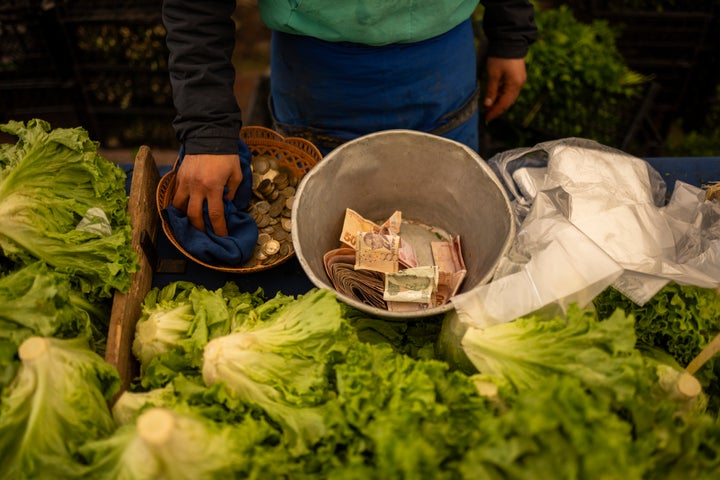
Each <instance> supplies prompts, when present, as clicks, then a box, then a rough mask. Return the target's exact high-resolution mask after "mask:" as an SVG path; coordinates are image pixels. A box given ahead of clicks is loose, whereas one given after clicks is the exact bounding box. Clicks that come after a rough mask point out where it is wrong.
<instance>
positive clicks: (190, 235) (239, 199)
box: [161, 140, 258, 267]
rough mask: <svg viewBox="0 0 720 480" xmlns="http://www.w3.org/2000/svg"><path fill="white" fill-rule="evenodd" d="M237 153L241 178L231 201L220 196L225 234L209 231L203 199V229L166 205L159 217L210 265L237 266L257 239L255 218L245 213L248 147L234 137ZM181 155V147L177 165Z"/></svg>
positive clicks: (249, 189) (248, 190) (248, 193)
mask: <svg viewBox="0 0 720 480" xmlns="http://www.w3.org/2000/svg"><path fill="white" fill-rule="evenodd" d="M238 156H239V161H240V167H241V169H242V176H243V178H242V182H241V183H240V186H239V187H238V189H237V192H236V193H235V198H234V199H233V201H230V200H228V199H223V203H224V207H225V221H226V222H227V228H228V235H227V236H220V235H216V234H215V232H213V231H212V225H211V224H210V217H209V216H208V213H207V202H205V204H204V205H203V213H204V218H205V229H206V230H207V232H203V231H201V230H198V229H197V228H195V227H193V226H192V225H191V224H190V219H189V218H188V217H187V215H186V214H185V212H183V211H182V210H180V209H178V208H176V207H174V206H173V205H172V204H170V205H168V206H167V207H166V208H165V209H163V210H162V212H161V214H162V216H163V219H165V221H166V222H167V223H168V224H169V225H170V227H171V228H172V231H173V234H174V235H175V239H176V240H177V241H178V243H180V245H182V247H183V248H184V249H185V250H186V251H187V252H188V253H189V254H191V255H192V256H193V257H195V258H197V259H198V260H200V261H202V262H205V263H208V264H210V265H214V266H231V267H235V266H239V265H242V264H243V263H245V262H246V261H247V260H249V259H250V258H251V257H252V255H253V251H254V249H255V245H256V244H257V239H258V228H257V225H256V224H255V220H253V218H252V217H251V216H250V215H249V214H248V213H247V208H248V206H249V205H250V196H251V195H252V170H251V169H250V159H251V153H250V149H249V148H248V147H247V145H245V142H243V141H242V140H239V141H238ZM183 158H184V149H183V148H181V149H180V158H179V161H178V167H179V166H180V164H181V163H182V160H183Z"/></svg>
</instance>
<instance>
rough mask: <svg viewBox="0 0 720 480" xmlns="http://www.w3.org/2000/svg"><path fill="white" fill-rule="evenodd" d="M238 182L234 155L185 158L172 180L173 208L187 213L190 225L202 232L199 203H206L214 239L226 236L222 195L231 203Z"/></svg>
mask: <svg viewBox="0 0 720 480" xmlns="http://www.w3.org/2000/svg"><path fill="white" fill-rule="evenodd" d="M241 181H242V170H241V169H240V159H239V157H238V155H237V154H234V155H233V154H228V155H208V154H203V155H185V157H184V159H183V161H182V164H181V165H180V168H179V169H178V171H177V176H176V178H175V196H174V197H173V201H172V204H173V206H174V207H176V208H178V209H180V210H182V211H183V212H186V213H187V216H188V219H189V220H190V224H191V225H192V226H193V227H195V228H197V229H198V230H202V231H205V221H204V219H203V203H204V202H205V201H207V207H208V217H209V218H210V223H211V224H212V229H213V231H214V232H215V234H217V235H222V236H224V235H227V234H228V231H227V224H226V222H225V208H224V206H223V193H224V190H225V187H227V195H225V197H226V198H228V199H230V200H232V199H233V198H234V197H235V192H236V191H237V189H238V186H239V185H240V182H241Z"/></svg>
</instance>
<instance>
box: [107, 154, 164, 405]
mask: <svg viewBox="0 0 720 480" xmlns="http://www.w3.org/2000/svg"><path fill="white" fill-rule="evenodd" d="M159 181H160V173H159V171H158V168H157V165H156V163H155V160H154V158H153V156H152V152H151V150H150V148H149V147H147V146H142V147H140V149H139V150H138V153H137V155H136V157H135V162H134V165H133V171H132V183H131V186H130V193H129V195H130V197H129V201H128V209H129V213H130V221H131V223H132V247H133V250H135V252H137V255H138V259H139V261H140V268H139V270H138V271H137V272H136V273H134V274H133V277H132V283H131V285H130V289H129V290H128V291H127V293H120V292H116V293H115V297H114V298H113V306H112V312H111V316H110V329H109V331H108V339H107V350H106V353H105V360H106V361H107V362H108V363H110V364H111V365H114V366H115V367H116V368H117V370H118V372H119V373H120V379H121V382H122V384H121V390H120V392H123V391H125V390H127V388H128V386H129V385H130V383H131V382H132V380H133V379H134V378H135V377H136V376H137V374H138V365H137V361H136V359H135V358H134V357H133V355H132V351H131V350H132V341H133V338H134V335H135V324H136V323H137V321H138V318H140V314H141V312H142V302H143V300H144V299H145V296H146V295H147V293H148V291H150V288H151V286H152V279H153V269H154V267H155V263H156V261H155V258H154V245H155V243H156V239H157V232H158V225H159V215H158V211H157V206H156V203H155V191H156V190H157V185H158V182H159Z"/></svg>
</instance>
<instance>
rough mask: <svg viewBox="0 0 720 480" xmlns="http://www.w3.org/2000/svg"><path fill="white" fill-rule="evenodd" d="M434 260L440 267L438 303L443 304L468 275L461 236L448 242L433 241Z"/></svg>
mask: <svg viewBox="0 0 720 480" xmlns="http://www.w3.org/2000/svg"><path fill="white" fill-rule="evenodd" d="M430 248H431V250H432V254H433V262H434V263H435V266H437V268H438V287H437V292H436V298H435V301H436V305H443V304H445V303H446V302H447V301H448V300H449V299H451V298H452V297H453V296H455V295H456V294H457V292H458V290H459V289H460V285H461V284H462V282H463V280H464V279H465V275H467V268H466V267H465V261H464V260H463V257H462V248H461V245H460V236H457V237H455V238H452V239H451V240H450V241H446V242H431V244H430Z"/></svg>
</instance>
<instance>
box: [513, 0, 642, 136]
mask: <svg viewBox="0 0 720 480" xmlns="http://www.w3.org/2000/svg"><path fill="white" fill-rule="evenodd" d="M535 20H536V23H537V26H538V31H539V35H538V40H537V42H536V43H534V44H533V45H531V47H530V50H529V52H528V55H527V57H526V62H527V71H528V81H527V83H526V84H525V85H524V86H523V89H522V91H521V93H520V97H519V98H518V100H517V101H516V103H515V104H514V105H513V106H512V108H511V109H510V110H509V111H508V113H507V121H508V122H509V123H511V124H512V125H514V126H515V127H516V129H517V134H518V146H520V145H525V144H527V143H530V142H532V141H537V140H547V139H551V138H563V137H584V138H590V139H593V140H596V141H598V142H600V143H603V144H606V145H611V146H619V143H620V142H621V140H622V137H623V135H624V134H625V132H626V130H627V125H628V124H629V121H630V119H631V117H632V115H634V114H635V113H636V111H637V107H638V104H639V102H640V101H641V99H642V94H643V91H644V88H645V86H646V84H647V83H648V81H649V78H648V77H646V76H644V75H641V74H640V73H638V72H635V71H633V70H631V69H630V68H629V67H628V66H627V65H626V63H625V61H624V59H623V57H622V56H621V54H620V53H619V52H618V49H617V47H616V39H617V35H618V33H617V32H616V31H615V30H614V29H613V27H612V26H611V25H609V24H608V23H607V22H606V21H604V20H594V21H593V22H592V23H583V22H581V21H579V20H577V19H576V18H575V16H574V15H573V12H572V11H571V10H570V9H569V8H568V7H567V6H565V5H563V6H560V7H558V8H551V9H542V10H541V9H536V15H535Z"/></svg>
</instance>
